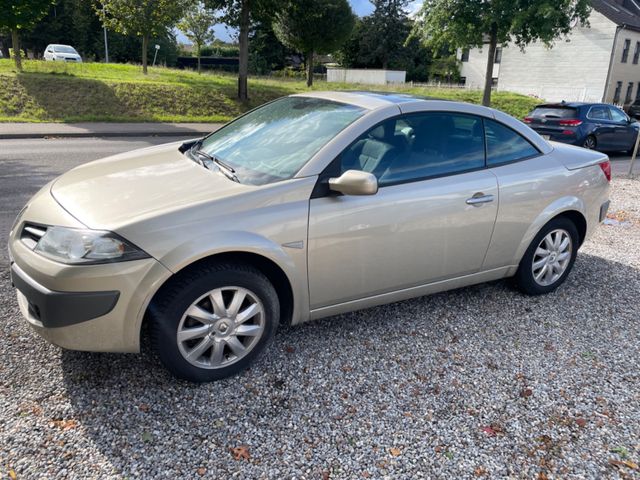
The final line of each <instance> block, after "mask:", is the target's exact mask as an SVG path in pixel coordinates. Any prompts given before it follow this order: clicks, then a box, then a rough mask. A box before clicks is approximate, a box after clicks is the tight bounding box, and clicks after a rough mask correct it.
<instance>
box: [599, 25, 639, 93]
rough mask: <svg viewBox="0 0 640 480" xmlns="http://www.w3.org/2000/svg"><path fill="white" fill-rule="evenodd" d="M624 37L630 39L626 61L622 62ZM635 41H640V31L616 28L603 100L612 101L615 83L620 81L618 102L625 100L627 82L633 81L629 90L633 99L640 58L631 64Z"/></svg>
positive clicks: (636, 85) (635, 91)
mask: <svg viewBox="0 0 640 480" xmlns="http://www.w3.org/2000/svg"><path fill="white" fill-rule="evenodd" d="M625 39H629V40H631V47H630V48H629V57H628V59H627V63H622V51H623V50H624V41H625ZM636 42H640V32H635V31H632V30H627V29H624V28H621V29H620V30H618V38H617V40H616V43H615V49H614V52H613V62H612V64H611V74H610V75H609V84H608V88H607V91H606V94H605V101H606V102H608V103H613V96H614V93H615V90H616V83H617V82H619V81H620V82H622V90H621V92H620V101H619V102H617V103H618V104H623V103H626V102H625V96H626V93H627V86H628V85H629V82H632V83H633V91H632V92H631V101H633V100H635V98H636V93H637V91H638V82H640V60H639V61H638V64H636V65H634V64H633V56H634V53H635V51H636Z"/></svg>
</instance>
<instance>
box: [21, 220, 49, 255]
mask: <svg viewBox="0 0 640 480" xmlns="http://www.w3.org/2000/svg"><path fill="white" fill-rule="evenodd" d="M47 228H48V227H46V226H45V225H38V224H35V223H25V224H24V227H22V233H21V234H20V240H22V243H24V244H25V245H26V246H27V247H29V248H30V249H32V250H33V249H34V248H36V245H37V244H38V242H39V241H40V239H41V238H42V237H43V236H44V234H45V233H47Z"/></svg>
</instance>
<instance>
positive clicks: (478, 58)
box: [456, 46, 504, 89]
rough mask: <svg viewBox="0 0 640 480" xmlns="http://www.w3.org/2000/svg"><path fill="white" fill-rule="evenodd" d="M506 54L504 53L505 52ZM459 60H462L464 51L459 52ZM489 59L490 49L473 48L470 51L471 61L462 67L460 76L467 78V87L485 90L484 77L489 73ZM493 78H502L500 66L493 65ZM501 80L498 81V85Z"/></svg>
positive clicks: (462, 64) (464, 63)
mask: <svg viewBox="0 0 640 480" xmlns="http://www.w3.org/2000/svg"><path fill="white" fill-rule="evenodd" d="M503 54H504V52H503ZM456 56H457V58H458V60H461V59H462V50H460V49H459V50H458V53H457V55H456ZM503 58H504V56H503ZM488 59H489V48H488V46H487V47H485V48H482V49H480V48H472V49H471V50H469V61H467V62H462V63H461V64H460V65H461V67H460V76H461V77H465V79H466V80H465V84H464V85H465V86H466V87H469V88H472V89H473V88H484V76H485V73H486V71H487V60H488ZM493 78H498V79H499V78H500V64H499V63H494V64H493ZM499 82H500V80H498V83H499Z"/></svg>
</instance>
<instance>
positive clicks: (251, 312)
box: [236, 303, 262, 324]
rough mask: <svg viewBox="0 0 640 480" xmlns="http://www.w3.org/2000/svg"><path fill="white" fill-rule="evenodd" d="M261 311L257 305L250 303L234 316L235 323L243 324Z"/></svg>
mask: <svg viewBox="0 0 640 480" xmlns="http://www.w3.org/2000/svg"><path fill="white" fill-rule="evenodd" d="M261 311H262V309H261V307H260V306H259V305H258V304H257V303H252V304H251V305H249V306H248V307H247V308H245V309H244V310H243V311H241V312H240V313H239V314H238V315H237V316H236V323H237V324H240V323H244V322H246V321H247V320H249V319H250V318H253V317H255V316H256V315H257V314H258V313H260V312H261Z"/></svg>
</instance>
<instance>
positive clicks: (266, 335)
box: [151, 264, 280, 382]
mask: <svg viewBox="0 0 640 480" xmlns="http://www.w3.org/2000/svg"><path fill="white" fill-rule="evenodd" d="M157 297H158V299H157V301H155V302H154V305H153V307H152V308H151V341H152V345H153V348H154V350H155V352H156V354H157V355H158V357H159V358H160V361H161V362H162V364H163V365H164V366H165V367H166V368H167V369H168V370H169V371H170V372H171V373H173V374H174V375H175V376H176V377H178V378H182V379H185V380H189V381H192V382H210V381H214V380H220V379H222V378H225V377H229V376H231V375H235V374H237V373H239V372H241V371H242V370H244V369H245V368H247V367H248V366H249V365H250V364H251V363H252V362H253V361H254V360H255V359H256V358H257V357H258V356H259V355H260V353H261V352H262V350H264V348H265V346H266V345H267V344H268V343H269V341H270V340H271V339H272V338H273V336H274V334H275V331H276V329H277V327H278V320H279V317H280V305H279V302H278V295H277V293H276V291H275V289H274V287H273V285H272V284H271V283H270V282H269V280H268V279H267V278H266V277H265V276H264V275H263V274H262V273H261V272H260V271H258V270H256V269H255V268H253V267H250V266H247V265H235V264H218V265H209V266H203V267H202V268H200V269H198V270H194V271H191V272H188V273H184V274H182V275H179V276H178V277H177V278H176V279H175V280H173V281H172V282H171V283H170V284H169V285H167V286H166V287H164V288H163V289H162V290H161V291H160V292H159V293H158V295H157Z"/></svg>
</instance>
